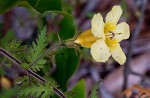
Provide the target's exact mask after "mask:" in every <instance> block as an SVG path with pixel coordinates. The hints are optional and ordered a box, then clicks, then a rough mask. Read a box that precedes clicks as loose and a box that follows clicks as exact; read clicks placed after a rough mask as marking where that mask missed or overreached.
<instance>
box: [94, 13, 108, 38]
mask: <svg viewBox="0 0 150 98" xmlns="http://www.w3.org/2000/svg"><path fill="white" fill-rule="evenodd" d="M104 25H105V24H104V21H103V17H102V16H101V14H100V13H98V14H95V15H94V17H93V18H92V33H93V35H94V36H95V37H98V38H104V37H105V35H104Z"/></svg>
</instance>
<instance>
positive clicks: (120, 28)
mask: <svg viewBox="0 0 150 98" xmlns="http://www.w3.org/2000/svg"><path fill="white" fill-rule="evenodd" d="M121 14H122V9H121V7H120V6H118V5H115V6H113V8H112V10H111V11H110V12H109V13H108V14H107V15H106V19H105V23H104V21H103V17H102V16H101V14H100V13H98V14H95V15H94V17H93V18H92V21H91V25H92V26H91V29H89V30H86V31H85V32H83V33H81V34H80V35H79V36H78V38H77V39H76V40H75V41H74V42H75V43H78V44H81V46H83V47H86V48H91V55H92V57H93V58H94V60H95V61H97V62H105V61H107V60H108V59H109V57H110V56H111V55H112V57H113V58H114V59H115V60H116V61H117V62H118V63H119V64H121V65H123V64H124V63H125V61H126V56H125V54H124V52H123V51H122V49H121V47H120V44H119V42H120V41H122V40H124V39H128V38H129V36H130V31H129V25H128V24H127V23H126V22H122V23H119V24H117V22H118V20H119V18H120V17H121Z"/></svg>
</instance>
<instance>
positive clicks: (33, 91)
mask: <svg viewBox="0 0 150 98" xmlns="http://www.w3.org/2000/svg"><path fill="white" fill-rule="evenodd" d="M51 95H53V89H52V87H51V86H49V85H48V84H46V85H42V84H38V86H34V85H32V86H31V87H28V88H26V89H23V90H20V93H19V97H23V96H26V97H28V96H34V97H35V98H39V97H40V98H48V97H50V96H51Z"/></svg>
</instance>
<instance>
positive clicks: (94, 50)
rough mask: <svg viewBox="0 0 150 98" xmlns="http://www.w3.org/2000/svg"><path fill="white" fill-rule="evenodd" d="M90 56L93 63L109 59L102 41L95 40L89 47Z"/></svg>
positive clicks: (108, 53) (107, 50) (107, 51)
mask: <svg viewBox="0 0 150 98" xmlns="http://www.w3.org/2000/svg"><path fill="white" fill-rule="evenodd" d="M91 54H92V57H93V58H94V60H95V61H97V62H105V61H107V60H108V58H109V57H110V55H111V53H110V50H109V48H108V46H107V45H106V43H105V42H104V40H102V39H100V40H97V41H96V42H95V43H94V44H92V46H91Z"/></svg>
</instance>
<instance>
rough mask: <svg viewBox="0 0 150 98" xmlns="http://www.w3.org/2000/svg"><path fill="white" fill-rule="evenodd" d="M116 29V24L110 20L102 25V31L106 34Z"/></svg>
mask: <svg viewBox="0 0 150 98" xmlns="http://www.w3.org/2000/svg"><path fill="white" fill-rule="evenodd" d="M115 29H116V25H115V24H114V23H112V22H107V23H105V27H104V33H105V34H107V33H109V32H110V31H113V30H115Z"/></svg>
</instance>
